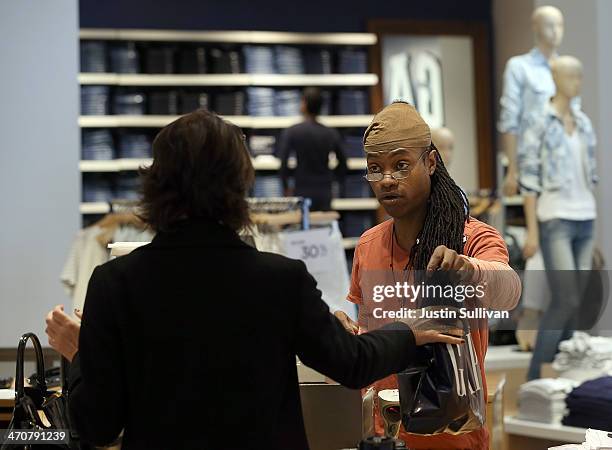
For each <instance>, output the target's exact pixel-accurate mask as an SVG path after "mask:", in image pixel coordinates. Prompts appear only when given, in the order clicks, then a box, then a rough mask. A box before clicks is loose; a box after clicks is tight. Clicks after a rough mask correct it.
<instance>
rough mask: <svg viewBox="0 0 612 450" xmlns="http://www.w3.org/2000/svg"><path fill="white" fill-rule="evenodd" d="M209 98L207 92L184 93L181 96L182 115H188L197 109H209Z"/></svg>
mask: <svg viewBox="0 0 612 450" xmlns="http://www.w3.org/2000/svg"><path fill="white" fill-rule="evenodd" d="M209 104H210V103H209V97H208V94H207V93H206V92H189V91H183V92H181V95H180V102H179V105H180V114H187V113H190V112H192V111H195V110H196V109H200V108H204V109H208V106H209Z"/></svg>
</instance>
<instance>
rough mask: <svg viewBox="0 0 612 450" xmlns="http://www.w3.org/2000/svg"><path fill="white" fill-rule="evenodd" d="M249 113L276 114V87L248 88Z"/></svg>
mask: <svg viewBox="0 0 612 450" xmlns="http://www.w3.org/2000/svg"><path fill="white" fill-rule="evenodd" d="M247 96H248V99H249V101H248V108H247V111H248V114H249V115H250V116H274V115H275V111H276V108H275V103H276V97H275V93H274V89H272V88H264V87H249V88H247Z"/></svg>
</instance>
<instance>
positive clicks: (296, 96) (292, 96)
mask: <svg viewBox="0 0 612 450" xmlns="http://www.w3.org/2000/svg"><path fill="white" fill-rule="evenodd" d="M274 102H275V103H276V110H275V112H276V115H277V116H298V115H299V114H300V104H301V102H302V91H300V90H299V89H282V90H278V91H276V93H275V94H274Z"/></svg>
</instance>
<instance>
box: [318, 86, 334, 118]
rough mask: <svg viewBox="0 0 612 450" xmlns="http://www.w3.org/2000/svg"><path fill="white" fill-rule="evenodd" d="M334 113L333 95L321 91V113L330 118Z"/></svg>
mask: <svg viewBox="0 0 612 450" xmlns="http://www.w3.org/2000/svg"><path fill="white" fill-rule="evenodd" d="M331 113H332V93H331V92H330V91H321V112H320V114H321V115H322V116H329V115H330V114H331Z"/></svg>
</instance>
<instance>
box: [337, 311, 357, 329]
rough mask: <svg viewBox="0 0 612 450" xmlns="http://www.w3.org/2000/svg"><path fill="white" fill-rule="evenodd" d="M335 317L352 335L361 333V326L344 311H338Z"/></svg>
mask: <svg viewBox="0 0 612 450" xmlns="http://www.w3.org/2000/svg"><path fill="white" fill-rule="evenodd" d="M334 316H336V317H337V318H338V320H339V321H340V323H342V326H343V327H344V329H345V330H346V331H348V332H349V333H351V334H357V333H359V325H357V322H355V321H354V320H353V319H351V318H350V317H349V316H348V315H347V314H346V313H345V312H344V311H336V312H335V313H334Z"/></svg>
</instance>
